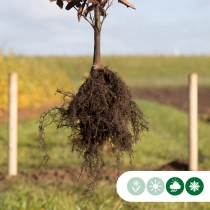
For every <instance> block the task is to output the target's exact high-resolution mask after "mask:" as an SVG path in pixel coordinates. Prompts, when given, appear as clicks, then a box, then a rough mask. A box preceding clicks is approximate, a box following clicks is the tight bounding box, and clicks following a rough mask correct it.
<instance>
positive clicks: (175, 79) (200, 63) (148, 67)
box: [37, 56, 210, 87]
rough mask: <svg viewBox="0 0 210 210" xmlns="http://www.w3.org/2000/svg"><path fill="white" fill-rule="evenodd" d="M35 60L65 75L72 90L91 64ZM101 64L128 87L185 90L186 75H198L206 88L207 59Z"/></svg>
mask: <svg viewBox="0 0 210 210" xmlns="http://www.w3.org/2000/svg"><path fill="white" fill-rule="evenodd" d="M37 59H38V60H39V62H41V63H42V65H46V67H48V68H50V69H60V70H63V71H65V72H66V74H68V75H69V77H70V79H71V81H72V82H73V84H74V85H75V86H76V87H78V85H79V84H80V83H81V82H82V80H81V79H82V78H84V77H85V76H87V75H88V73H89V70H90V67H91V64H92V58H91V57H45V58H43V57H41V58H37ZM102 64H103V65H105V66H106V65H108V66H109V67H110V69H112V70H113V71H116V72H118V73H119V74H120V76H122V77H123V79H124V80H125V81H126V83H127V84H128V85H129V86H131V87H142V86H144V87H145V86H147V87H148V86H149V87H164V86H167V87H168V86H172V87H177V86H187V76H188V74H190V73H197V74H198V78H199V85H200V86H210V56H186V57H184V56H180V57H174V56H111V57H109V56H105V57H102Z"/></svg>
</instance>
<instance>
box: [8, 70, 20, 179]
mask: <svg viewBox="0 0 210 210" xmlns="http://www.w3.org/2000/svg"><path fill="white" fill-rule="evenodd" d="M17 81H18V76H17V73H15V72H13V73H10V74H9V100H8V102H9V104H8V112H9V116H8V123H9V124H8V139H9V143H8V175H9V176H15V175H17V98H18V96H17V95H18V94H17V89H18V88H17V87H18V85H17Z"/></svg>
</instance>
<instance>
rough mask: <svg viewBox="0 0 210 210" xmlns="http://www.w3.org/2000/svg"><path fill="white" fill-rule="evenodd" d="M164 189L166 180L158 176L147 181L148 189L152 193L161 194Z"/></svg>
mask: <svg viewBox="0 0 210 210" xmlns="http://www.w3.org/2000/svg"><path fill="white" fill-rule="evenodd" d="M164 189H165V184H164V181H163V180H162V179H160V178H158V177H153V178H151V179H150V180H149V181H148V182H147V191H148V192H149V193H150V194H151V195H160V194H161V193H162V192H163V191H164Z"/></svg>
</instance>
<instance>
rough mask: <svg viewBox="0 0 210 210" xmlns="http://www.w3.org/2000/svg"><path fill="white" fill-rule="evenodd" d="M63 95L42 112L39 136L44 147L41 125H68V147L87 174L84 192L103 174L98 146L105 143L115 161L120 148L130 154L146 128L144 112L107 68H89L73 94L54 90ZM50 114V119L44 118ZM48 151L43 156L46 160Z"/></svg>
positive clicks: (115, 75)
mask: <svg viewBox="0 0 210 210" xmlns="http://www.w3.org/2000/svg"><path fill="white" fill-rule="evenodd" d="M57 92H59V93H61V94H62V95H63V99H64V103H63V105H62V106H61V107H54V108H52V109H50V110H48V111H47V112H45V113H44V114H43V115H42V116H41V118H40V121H39V134H40V135H39V139H40V142H41V145H42V147H44V148H45V141H44V128H45V127H46V126H47V125H49V124H51V123H52V122H54V123H56V125H57V127H58V128H61V127H67V128H71V134H70V135H69V137H68V139H69V141H70V144H71V146H72V151H77V152H78V153H79V154H80V155H82V156H83V158H84V162H83V164H82V166H81V173H82V171H83V170H86V171H87V172H88V173H89V175H90V182H89V184H88V189H87V190H85V191H84V195H85V196H87V195H88V194H89V193H90V192H92V191H93V190H94V187H95V186H96V184H97V182H98V181H99V180H100V179H101V178H102V177H103V175H102V173H103V166H104V165H105V163H104V160H103V156H102V148H103V145H105V144H106V145H107V144H108V147H109V148H110V150H111V151H112V152H113V154H114V155H115V156H116V161H117V162H118V166H119V161H120V157H121V156H122V155H123V152H127V153H128V154H129V156H130V162H131V159H132V155H133V145H134V143H136V141H138V140H140V134H141V133H142V132H143V131H144V130H148V123H147V122H146V121H145V119H144V115H143V113H142V112H141V110H140V109H139V107H138V106H137V105H136V103H135V102H134V101H133V100H132V97H131V93H130V90H129V88H128V87H127V85H126V84H125V83H124V82H123V81H122V79H121V78H120V77H119V76H118V75H117V73H114V72H112V71H110V70H109V69H108V68H106V67H105V68H102V69H98V70H91V73H90V76H89V77H88V78H87V79H86V81H85V82H84V83H83V85H82V86H81V87H80V88H79V91H78V93H77V94H73V93H70V92H65V91H63V90H57ZM47 116H50V117H51V121H48V120H46V117H47ZM48 158H49V156H48V155H46V156H45V160H46V161H47V160H48Z"/></svg>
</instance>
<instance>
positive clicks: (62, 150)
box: [0, 100, 210, 210]
mask: <svg viewBox="0 0 210 210" xmlns="http://www.w3.org/2000/svg"><path fill="white" fill-rule="evenodd" d="M137 103H138V105H139V106H140V107H141V109H142V110H143V112H144V113H145V115H146V117H147V120H148V121H149V122H150V132H148V133H145V135H144V136H143V137H142V141H141V142H139V143H138V144H137V145H136V146H135V151H136V152H135V155H134V161H133V169H136V170H154V169H157V168H159V167H160V166H161V165H163V164H166V163H167V162H169V161H171V160H174V159H177V158H180V157H181V158H184V159H186V158H187V115H186V114H185V113H183V112H181V111H178V110H176V109H174V108H172V107H169V106H164V105H158V104H156V103H152V102H148V101H139V100H137ZM163 116H164V117H163ZM160 120H161V123H160ZM36 121H37V119H32V120H30V121H27V122H24V123H21V124H20V125H19V160H18V162H19V171H22V172H25V173H30V172H31V171H33V170H38V169H40V167H41V160H42V154H40V153H39V150H38V142H37V135H38V133H37V132H38V131H37V124H36ZM208 130H209V125H208V124H207V123H204V122H199V166H200V167H204V168H210V153H209V151H210V144H209V138H208V136H207V135H206V134H207V133H208ZM67 135H68V130H64V131H61V130H60V131H59V130H58V131H57V130H56V128H55V127H53V126H52V127H50V128H49V129H48V130H47V145H48V153H49V154H50V157H51V161H50V163H49V168H63V169H72V170H76V169H78V168H79V167H80V165H81V160H80V159H78V157H77V155H76V154H72V153H71V151H70V148H69V147H68V146H67V140H66V136H67ZM0 142H1V144H0V150H1V151H5V152H1V154H0V168H1V172H3V173H6V169H7V165H6V163H7V158H6V147H7V138H6V125H2V126H0ZM159 148H161V150H160V149H159ZM106 163H107V166H106V167H107V168H114V167H116V164H115V162H114V160H113V158H112V157H110V156H109V155H108V156H106ZM121 168H122V169H124V170H130V165H129V161H128V158H127V157H126V156H125V158H124V161H123V163H122V165H121ZM75 181H76V180H63V181H62V180H60V179H58V180H56V179H54V180H50V179H49V180H48V179H47V180H27V179H19V180H18V179H15V180H6V181H4V182H1V181H0V203H1V205H0V210H1V209H2V210H3V209H4V210H5V209H8V210H10V209H11V210H13V209H14V210H16V209H20V210H26V209H27V210H36V209H37V210H65V209H75V210H77V209H90V210H92V209H104V210H108V209H126V210H127V209H128V210H130V209H145V210H146V209H148V210H150V209H164V210H166V209H177V210H178V209H196V210H201V209H209V208H210V204H208V203H195V204H193V203H128V202H125V201H123V200H121V199H120V198H119V197H118V195H117V194H115V183H116V182H113V181H112V182H111V181H102V182H100V184H99V185H98V186H97V189H96V192H95V193H94V194H93V195H92V196H91V197H90V198H88V199H83V198H82V197H81V196H80V194H81V192H82V190H84V187H85V184H84V183H83V184H77V185H76V188H75V189H76V193H74V194H72V190H73V187H74V183H75Z"/></svg>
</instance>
